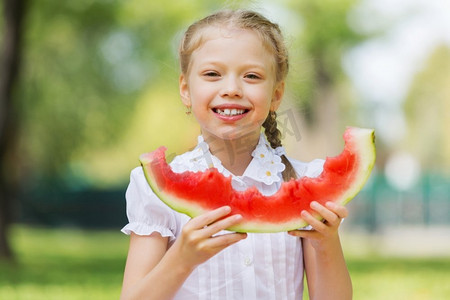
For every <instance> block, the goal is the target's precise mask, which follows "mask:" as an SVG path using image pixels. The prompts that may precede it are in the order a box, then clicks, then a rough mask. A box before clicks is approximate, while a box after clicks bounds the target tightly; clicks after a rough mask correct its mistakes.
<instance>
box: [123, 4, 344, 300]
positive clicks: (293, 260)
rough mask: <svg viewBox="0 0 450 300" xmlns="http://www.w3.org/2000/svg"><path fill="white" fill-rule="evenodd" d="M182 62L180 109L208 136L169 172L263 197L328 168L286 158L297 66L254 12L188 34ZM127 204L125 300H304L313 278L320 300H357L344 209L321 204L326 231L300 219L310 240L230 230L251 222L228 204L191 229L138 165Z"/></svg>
mask: <svg viewBox="0 0 450 300" xmlns="http://www.w3.org/2000/svg"><path fill="white" fill-rule="evenodd" d="M180 62H181V76H180V82H179V86H180V94H181V99H182V102H183V103H184V105H185V106H186V107H187V109H188V112H189V113H191V112H192V114H193V115H194V117H195V118H196V119H197V121H198V122H199V124H200V127H201V136H200V137H199V138H198V145H197V147H196V148H195V149H194V150H192V151H190V152H187V153H184V154H182V155H180V156H177V157H176V158H175V159H174V160H173V161H172V162H171V166H172V168H173V169H174V170H175V172H184V171H186V170H190V171H204V170H206V169H207V168H209V167H215V168H217V169H218V170H219V171H220V172H221V173H223V174H224V175H225V176H232V184H233V187H234V188H235V189H240V190H244V189H247V188H248V187H250V186H256V187H257V188H258V189H259V190H260V191H261V192H262V193H263V194H265V195H271V194H274V193H275V192H276V191H277V190H278V189H279V188H280V185H281V183H282V181H285V180H289V179H291V178H297V177H300V176H310V177H313V176H317V175H318V174H320V173H321V171H322V164H323V161H319V160H316V161H313V162H311V163H302V162H299V161H296V160H292V159H288V158H287V157H286V155H285V153H284V150H283V148H282V147H281V142H280V132H279V130H278V129H277V123H276V119H275V118H276V110H277V108H278V107H279V105H280V102H281V98H282V96H283V92H284V80H285V78H286V75H287V71H288V56H287V52H286V48H285V46H284V44H283V39H282V36H281V32H280V29H279V27H278V26H277V25H276V24H273V23H271V22H270V21H268V20H267V19H266V18H264V17H263V16H261V15H259V14H258V13H255V12H251V11H228V10H227V11H220V12H218V13H215V14H213V15H211V16H208V17H206V18H204V19H202V20H200V21H198V22H196V23H194V24H193V25H191V26H190V27H189V28H188V30H187V31H186V33H185V35H184V38H183V40H182V42H181V46H180ZM261 127H264V132H265V134H262V133H261ZM218 192H220V191H218ZM126 198H127V214H128V218H129V224H128V225H126V226H125V227H124V228H123V229H122V231H123V232H124V233H126V234H130V235H131V237H130V248H129V253H128V258H127V262H126V267H125V274H124V280H123V287H122V295H121V297H122V299H158V300H161V299H172V298H175V299H183V300H186V299H249V300H251V299H283V300H285V299H301V298H302V294H303V274H304V273H305V274H306V278H307V283H308V289H309V295H310V297H311V299H350V298H351V297H352V287H351V280H350V277H349V274H348V271H347V267H346V264H345V261H344V257H343V254H342V249H341V245H340V241H339V235H338V227H339V225H340V223H341V219H342V218H344V217H346V216H347V209H346V208H345V207H343V206H340V205H336V204H333V203H327V204H326V206H322V205H320V204H318V203H317V202H313V203H312V204H311V208H312V209H314V210H315V211H316V212H317V213H318V214H320V215H321V216H322V217H323V218H324V220H325V221H324V222H321V221H318V220H316V219H315V218H314V217H312V216H311V215H310V214H309V213H307V212H306V211H304V212H302V213H301V215H302V218H303V219H304V220H305V221H307V222H308V223H309V224H310V225H311V226H312V230H294V231H291V232H289V233H285V232H283V233H276V234H274V233H272V234H252V233H248V234H245V233H232V232H228V231H226V230H225V229H226V228H228V227H230V226H232V225H235V224H237V223H239V221H240V220H241V216H240V215H229V213H230V208H229V207H228V206H225V207H221V208H218V209H216V210H214V211H211V212H209V213H206V214H204V215H201V216H198V217H196V218H193V219H190V218H189V217H188V216H186V215H184V214H180V213H177V212H175V211H173V210H171V209H170V208H169V207H168V206H166V205H165V204H163V203H162V202H161V201H160V200H159V199H158V198H157V197H156V196H155V194H154V193H153V192H152V191H151V189H150V187H149V185H148V184H147V182H146V180H145V178H144V175H143V172H142V169H141V168H140V167H139V168H136V169H134V170H133V171H132V173H131V179H130V184H129V187H128V189H127V193H126Z"/></svg>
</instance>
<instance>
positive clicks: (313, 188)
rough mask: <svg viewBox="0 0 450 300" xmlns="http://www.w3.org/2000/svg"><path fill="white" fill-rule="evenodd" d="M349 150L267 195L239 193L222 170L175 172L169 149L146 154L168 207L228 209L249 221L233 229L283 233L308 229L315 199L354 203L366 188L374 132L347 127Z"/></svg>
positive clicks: (195, 211)
mask: <svg viewBox="0 0 450 300" xmlns="http://www.w3.org/2000/svg"><path fill="white" fill-rule="evenodd" d="M344 141H345V147H344V150H343V151H342V153H341V154H340V155H338V156H336V157H328V158H327V159H326V161H325V164H324V168H323V172H322V173H321V174H320V175H319V176H318V177H316V178H310V177H301V178H299V179H296V180H294V179H293V180H291V181H289V182H283V183H282V185H281V188H280V189H279V190H278V192H277V193H275V194H274V195H271V196H263V195H262V194H261V193H260V192H259V191H258V190H257V189H256V188H255V187H252V188H249V189H247V190H245V191H236V190H234V189H233V188H232V186H231V177H225V176H223V175H222V174H221V173H219V172H218V171H217V169H214V168H213V169H209V170H206V171H205V172H189V171H186V172H183V173H175V172H173V171H172V170H171V168H170V166H169V165H168V164H167V162H166V158H165V150H166V148H165V147H160V148H158V149H157V150H155V151H153V152H150V153H146V154H143V155H141V156H140V161H141V164H142V167H143V169H144V173H145V177H146V179H147V181H148V183H149V185H150V187H151V188H152V190H153V191H154V192H155V194H156V195H157V196H158V197H159V198H160V199H161V200H162V201H163V202H165V203H166V204H167V205H168V206H170V207H171V208H173V209H174V210H176V211H178V212H182V213H185V214H187V215H189V216H191V217H195V216H198V215H200V214H203V213H205V212H207V211H210V210H213V209H216V208H218V207H221V206H224V205H228V206H230V207H231V214H241V215H242V217H243V221H242V222H241V223H239V224H238V225H235V226H233V227H232V228H228V229H229V230H232V231H238V232H281V231H288V230H293V229H298V228H301V227H304V226H306V225H307V223H306V222H305V221H304V220H303V219H302V218H301V217H300V213H301V211H303V210H307V211H310V212H311V208H310V206H309V205H310V203H311V201H317V202H319V203H322V204H324V203H325V202H327V201H333V202H336V203H339V204H342V205H344V204H346V203H347V202H349V201H350V200H351V199H352V198H353V197H354V196H355V195H356V194H357V193H358V192H359V191H360V190H361V188H362V187H363V185H364V184H365V182H366V180H367V178H368V177H369V175H370V172H371V170H372V167H373V165H374V162H375V143H374V141H375V136H374V130H372V129H362V128H356V127H347V129H346V131H345V133H344Z"/></svg>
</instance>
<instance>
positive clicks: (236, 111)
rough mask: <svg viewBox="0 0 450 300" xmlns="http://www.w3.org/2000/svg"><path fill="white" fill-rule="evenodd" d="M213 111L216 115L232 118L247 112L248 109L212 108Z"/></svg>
mask: <svg viewBox="0 0 450 300" xmlns="http://www.w3.org/2000/svg"><path fill="white" fill-rule="evenodd" d="M213 111H214V112H215V113H218V114H219V115H222V116H227V117H232V116H238V115H242V114H244V113H246V112H248V109H236V108H224V109H220V108H214V109H213Z"/></svg>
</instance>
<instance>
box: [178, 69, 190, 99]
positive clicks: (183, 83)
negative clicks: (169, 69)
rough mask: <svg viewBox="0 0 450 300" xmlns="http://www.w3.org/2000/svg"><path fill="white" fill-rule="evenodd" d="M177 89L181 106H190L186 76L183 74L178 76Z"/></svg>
mask: <svg viewBox="0 0 450 300" xmlns="http://www.w3.org/2000/svg"><path fill="white" fill-rule="evenodd" d="M179 87H180V96H181V102H183V104H184V105H185V106H186V107H189V106H191V97H190V95H189V87H188V83H187V79H186V76H185V75H184V74H181V75H180V82H179Z"/></svg>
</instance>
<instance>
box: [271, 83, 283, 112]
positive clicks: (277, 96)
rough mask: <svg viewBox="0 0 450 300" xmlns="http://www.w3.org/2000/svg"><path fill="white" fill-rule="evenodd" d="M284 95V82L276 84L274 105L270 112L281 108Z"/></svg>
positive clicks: (272, 104)
mask: <svg viewBox="0 0 450 300" xmlns="http://www.w3.org/2000/svg"><path fill="white" fill-rule="evenodd" d="M283 95H284V81H280V82H278V83H277V84H276V86H275V90H274V92H273V96H272V103H271V104H270V110H271V111H276V110H277V109H278V107H280V104H281V99H283Z"/></svg>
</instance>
